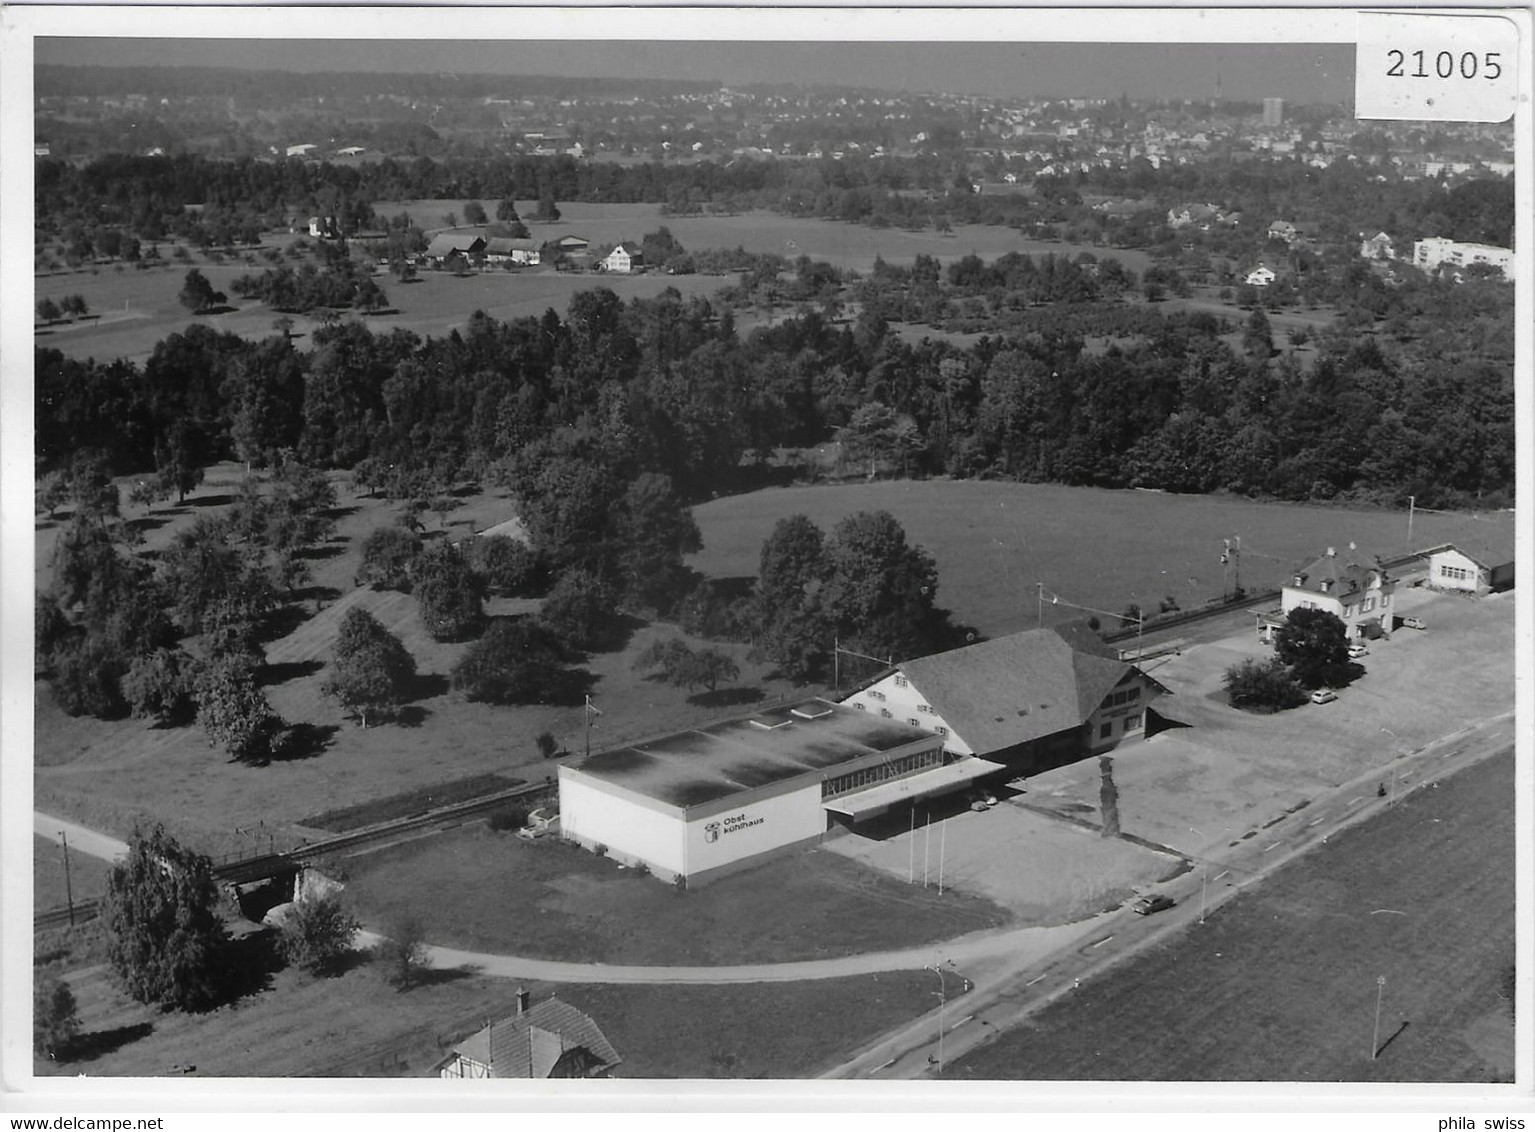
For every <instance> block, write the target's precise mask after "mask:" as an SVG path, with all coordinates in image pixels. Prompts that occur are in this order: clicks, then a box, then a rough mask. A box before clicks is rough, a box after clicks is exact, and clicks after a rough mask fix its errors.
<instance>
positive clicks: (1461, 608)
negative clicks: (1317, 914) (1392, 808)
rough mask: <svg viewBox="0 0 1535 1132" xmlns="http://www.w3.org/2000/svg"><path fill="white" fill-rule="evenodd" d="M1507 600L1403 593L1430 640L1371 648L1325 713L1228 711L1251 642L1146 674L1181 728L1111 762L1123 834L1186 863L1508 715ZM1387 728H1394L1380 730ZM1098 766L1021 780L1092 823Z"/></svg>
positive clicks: (1258, 653) (1262, 650)
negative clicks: (1227, 680)
mask: <svg viewBox="0 0 1535 1132" xmlns="http://www.w3.org/2000/svg"><path fill="white" fill-rule="evenodd" d="M1513 611H1514V605H1513V595H1512V594H1504V595H1496V596H1492V597H1485V598H1467V597H1461V596H1456V595H1448V594H1435V593H1432V592H1430V591H1427V590H1418V589H1408V590H1403V591H1400V593H1399V597H1398V615H1399V616H1407V615H1412V616H1418V617H1422V618H1423V619H1424V621H1426V622H1427V623H1428V626H1429V627H1428V629H1427V630H1426V631H1421V632H1420V631H1418V630H1414V629H1399V630H1397V632H1396V633H1395V634H1394V635H1393V637H1392V639H1391V640H1389V641H1386V640H1381V641H1372V642H1370V643H1369V648H1370V653H1369V655H1368V656H1366V657H1363V658H1362V659H1361V661H1360V663H1362V664H1363V665H1364V667H1365V670H1366V671H1365V675H1364V676H1363V677H1361V678H1360V679H1359V680H1357V681H1356V682H1355V683H1354V684H1353V685H1351V686H1350V687H1348V688H1345V689H1341V690H1340V691H1339V695H1338V699H1337V700H1336V701H1335V702H1333V703H1330V704H1306V705H1304V706H1302V707H1299V708H1296V709H1295V710H1293V711H1287V712H1280V713H1278V714H1275V715H1254V714H1250V713H1248V712H1243V711H1238V710H1236V709H1234V708H1232V707H1230V706H1228V705H1227V704H1226V703H1225V700H1224V696H1223V695H1222V692H1221V688H1222V678H1223V676H1224V674H1225V671H1226V669H1227V668H1228V667H1230V666H1231V665H1233V664H1235V663H1237V662H1238V661H1240V660H1242V659H1244V658H1246V657H1249V656H1255V657H1264V656H1268V655H1272V652H1271V650H1270V649H1269V647H1268V646H1266V645H1263V644H1261V643H1259V642H1258V640H1257V638H1256V634H1255V633H1254V632H1252V631H1248V632H1245V633H1240V634H1237V635H1233V636H1231V637H1227V638H1224V639H1222V640H1220V641H1216V642H1213V643H1210V644H1204V645H1198V646H1195V647H1193V648H1191V649H1189V650H1187V651H1185V652H1184V653H1182V654H1181V655H1178V656H1171V657H1167V658H1161V659H1157V660H1152V661H1149V662H1148V664H1147V668H1148V670H1149V671H1151V672H1152V674H1153V675H1155V676H1156V678H1157V679H1158V680H1160V681H1162V682H1163V683H1164V684H1166V685H1167V686H1168V687H1169V688H1170V689H1171V690H1172V692H1173V695H1171V696H1168V697H1165V698H1164V699H1163V700H1162V701H1161V706H1162V707H1163V708H1165V711H1166V714H1167V715H1168V716H1170V717H1175V718H1176V719H1178V720H1180V721H1182V722H1184V723H1187V724H1189V725H1190V726H1188V727H1183V728H1176V729H1173V730H1169V731H1164V732H1162V733H1161V734H1159V735H1155V736H1153V737H1152V738H1150V739H1148V740H1145V741H1144V742H1142V743H1139V744H1136V745H1133V746H1129V747H1125V748H1122V749H1120V750H1119V751H1117V752H1114V753H1113V754H1112V755H1111V756H1110V758H1111V760H1112V761H1111V767H1110V772H1111V773H1112V775H1113V778H1114V782H1115V785H1116V787H1117V788H1118V794H1119V799H1118V804H1119V813H1120V828H1121V829H1122V830H1123V831H1124V832H1125V833H1128V834H1133V835H1135V836H1138V837H1143V838H1145V839H1147V840H1148V841H1152V842H1156V843H1157V844H1161V845H1168V846H1171V847H1174V848H1176V849H1179V850H1180V851H1183V852H1189V853H1202V852H1205V851H1208V850H1214V849H1218V848H1220V847H1223V846H1224V845H1225V844H1226V843H1227V842H1229V841H1230V840H1232V839H1233V838H1235V837H1240V836H1241V835H1242V834H1243V833H1245V832H1247V831H1248V830H1252V829H1261V827H1262V826H1263V825H1264V824H1265V823H1268V822H1271V821H1274V820H1276V819H1278V818H1280V817H1281V816H1283V815H1284V814H1285V813H1286V812H1289V811H1292V810H1293V809H1295V808H1296V807H1298V806H1301V805H1302V804H1304V803H1305V802H1306V801H1307V799H1309V798H1311V797H1313V796H1315V795H1316V794H1318V793H1320V792H1321V791H1323V790H1325V789H1327V788H1329V787H1332V786H1336V785H1338V784H1340V783H1342V782H1345V781H1348V780H1350V779H1352V778H1354V777H1355V776H1357V775H1359V774H1361V773H1364V772H1365V771H1367V770H1369V769H1371V768H1372V767H1377V766H1378V767H1381V768H1382V777H1383V778H1384V776H1385V771H1384V767H1385V766H1386V764H1387V763H1388V762H1389V761H1390V760H1391V759H1392V757H1393V754H1394V753H1400V754H1405V753H1407V752H1409V751H1413V750H1416V749H1417V748H1419V747H1421V746H1423V745H1425V744H1426V743H1428V742H1430V741H1431V740H1433V739H1435V738H1437V737H1439V736H1441V735H1444V734H1446V733H1448V732H1451V731H1454V730H1456V729H1457V728H1459V727H1462V726H1465V725H1466V724H1469V723H1473V722H1475V721H1477V720H1481V719H1486V718H1488V717H1489V716H1493V715H1496V714H1498V713H1500V712H1504V711H1508V710H1509V709H1511V708H1512V707H1513V698H1514V679H1513V676H1514V637H1513ZM1387 729H1389V731H1388V730H1387ZM1101 778H1102V767H1101V766H1100V765H1099V763H1098V762H1097V761H1096V760H1090V761H1088V762H1085V763H1077V764H1074V765H1072V766H1067V767H1061V768H1060V769H1058V770H1054V771H1050V772H1049V773H1047V774H1043V775H1039V776H1037V777H1035V778H1031V779H1030V780H1029V781H1028V789H1029V795H1028V797H1029V800H1030V803H1031V804H1033V805H1038V806H1043V807H1046V808H1050V809H1054V810H1058V811H1061V812H1066V813H1073V814H1077V815H1080V816H1081V817H1082V818H1084V819H1085V820H1088V821H1092V822H1098V821H1100V820H1101V817H1100V814H1099V802H1098V797H1099V788H1100V782H1101Z"/></svg>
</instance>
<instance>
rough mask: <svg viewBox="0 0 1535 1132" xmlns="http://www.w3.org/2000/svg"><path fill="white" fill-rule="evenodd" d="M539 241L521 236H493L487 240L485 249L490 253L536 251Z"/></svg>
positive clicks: (502, 253)
mask: <svg viewBox="0 0 1535 1132" xmlns="http://www.w3.org/2000/svg"><path fill="white" fill-rule="evenodd" d="M538 247H539V244H538V241H537V240H533V239H528V238H524V237H519V236H492V237H491V238H490V239H488V240H486V241H485V251H486V253H487V254H489V255H506V254H507V253H509V252H536V251H538Z"/></svg>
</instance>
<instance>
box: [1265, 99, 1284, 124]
mask: <svg viewBox="0 0 1535 1132" xmlns="http://www.w3.org/2000/svg"><path fill="white" fill-rule="evenodd" d="M1263 124H1264V125H1265V126H1279V125H1283V124H1284V99H1282V98H1265V99H1264V100H1263Z"/></svg>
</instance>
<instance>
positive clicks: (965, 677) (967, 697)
mask: <svg viewBox="0 0 1535 1132" xmlns="http://www.w3.org/2000/svg"><path fill="white" fill-rule="evenodd" d="M896 667H897V668H898V669H899V670H900V672H901V673H902V675H904V676H905V677H906V678H907V679H908V680H909V681H911V683H912V684H913V685H914V686H915V687H916V688H917V690H918V691H919V692H921V693H922V695H923V697H924V698H925V699H926V700H927V702H928V703H929V704H931V705H932V706H933V710H934V711H936V712H937V713H938V714H939V715H940V716H942V717H943V720H944V722H945V723H947V724H948V725H949V727H950V728H951V729H952V730H953V731H954V732H955V734H957V735H959V736H960V737H962V738H963V739H964V740H965V742H966V743H968V744H969V745H970V746H971V747H973V748H974V749H975V750H976V751H977V752H982V753H984V752H986V751H998V750H1002V749H1004V748H1007V747H1012V746H1015V745H1016V744H1018V743H1026V742H1028V741H1030V740H1032V739H1039V738H1043V737H1044V736H1046V735H1053V734H1055V733H1056V732H1058V731H1065V730H1067V729H1068V728H1072V727H1078V726H1080V725H1081V724H1082V723H1083V722H1084V721H1085V720H1086V719H1087V718H1088V717H1089V716H1090V715H1092V713H1093V712H1094V711H1095V710H1096V709H1097V707H1098V705H1099V704H1101V703H1102V702H1103V699H1104V697H1105V696H1107V695H1108V694H1109V693H1110V692H1111V691H1113V690H1114V688H1115V687H1116V686H1117V685H1118V684H1119V682H1120V681H1121V680H1123V679H1124V678H1125V677H1126V676H1127V675H1129V674H1130V673H1131V672H1133V671H1135V668H1134V666H1133V665H1130V664H1127V663H1125V662H1124V661H1122V660H1120V659H1119V656H1118V654H1117V653H1116V652H1115V650H1113V649H1111V648H1110V647H1109V646H1107V645H1105V644H1104V643H1103V642H1102V641H1101V640H1100V639H1099V638H1098V635H1097V634H1096V633H1095V632H1093V630H1092V629H1091V628H1089V627H1088V625H1087V623H1086V622H1083V621H1072V622H1067V623H1065V624H1062V625H1052V626H1049V627H1048V628H1044V629H1030V630H1028V631H1027V632H1023V633H1014V634H1012V635H1011V636H1007V637H998V638H997V639H996V640H993V641H982V642H981V643H980V644H977V645H967V646H966V647H964V648H960V649H953V650H951V651H949V652H941V653H936V654H934V655H933V656H924V657H919V658H917V659H916V660H908V661H903V662H902V663H900V664H899V665H897V666H896Z"/></svg>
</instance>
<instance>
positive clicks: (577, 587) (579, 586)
mask: <svg viewBox="0 0 1535 1132" xmlns="http://www.w3.org/2000/svg"><path fill="white" fill-rule="evenodd" d="M538 619H539V621H540V622H541V623H542V624H543V625H544V626H546V627H547V628H548V629H549V630H550V631H551V632H553V633H555V634H557V635H558V636H559V637H560V638H561V639H562V640H564V641H565V642H566V643H567V644H569V645H572V646H574V647H575V648H578V649H588V650H591V649H599V648H602V647H603V646H604V645H607V644H609V643H610V642H611V640H612V637H613V634H614V630H615V629H616V628H617V626H618V595H617V594H616V593H614V591H613V587H612V586H610V585H608V584H607V582H605V581H603V580H602V578H601V577H600V576H598V575H596V574H593V573H591V572H590V571H587V570H580V569H576V570H567V571H566V572H565V573H563V574H561V575H560V578H559V580H558V581H557V582H555V583H554V587H553V588H552V589H551V590H550V591H549V596H548V597H546V598H544V604H543V606H542V607H541V608H540V609H539V611H538Z"/></svg>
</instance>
